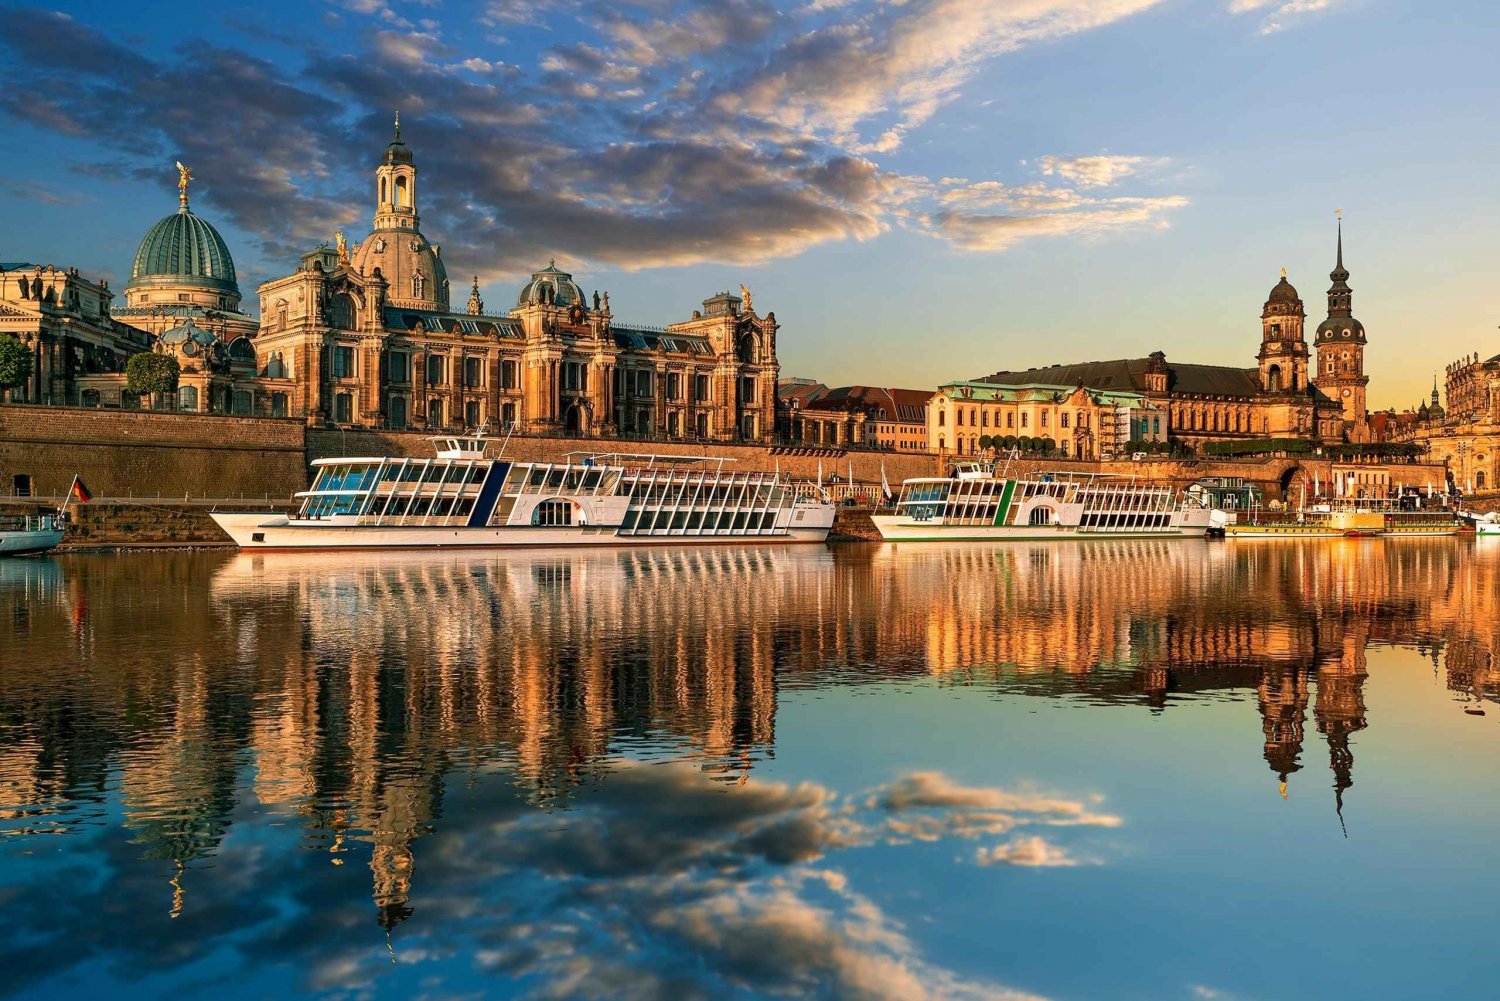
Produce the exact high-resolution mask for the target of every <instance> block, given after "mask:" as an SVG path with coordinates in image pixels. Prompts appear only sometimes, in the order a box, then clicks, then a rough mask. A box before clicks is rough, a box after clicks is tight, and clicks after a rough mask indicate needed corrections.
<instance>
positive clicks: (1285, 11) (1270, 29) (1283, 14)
mask: <svg viewBox="0 0 1500 1001" xmlns="http://www.w3.org/2000/svg"><path fill="white" fill-rule="evenodd" d="M1340 2H1342V0H1231V2H1230V4H1229V12H1230V13H1231V14H1253V13H1256V12H1259V11H1265V12H1266V14H1265V19H1264V20H1263V21H1262V22H1261V25H1260V33H1261V34H1262V35H1271V34H1274V33H1276V32H1278V31H1282V30H1284V29H1286V28H1287V27H1288V26H1289V25H1288V23H1287V22H1288V21H1295V20H1296V19H1297V18H1300V17H1303V16H1305V15H1307V14H1316V13H1317V12H1319V11H1323V10H1327V9H1328V8H1329V7H1332V6H1334V5H1335V4H1336V3H1340Z"/></svg>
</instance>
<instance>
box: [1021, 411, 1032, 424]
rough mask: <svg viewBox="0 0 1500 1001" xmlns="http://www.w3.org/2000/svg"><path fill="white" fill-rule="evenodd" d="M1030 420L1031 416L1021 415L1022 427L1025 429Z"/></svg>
mask: <svg viewBox="0 0 1500 1001" xmlns="http://www.w3.org/2000/svg"><path fill="white" fill-rule="evenodd" d="M1029 420H1031V415H1030V414H1022V415H1021V426H1022V427H1025V426H1026V422H1027V421H1029Z"/></svg>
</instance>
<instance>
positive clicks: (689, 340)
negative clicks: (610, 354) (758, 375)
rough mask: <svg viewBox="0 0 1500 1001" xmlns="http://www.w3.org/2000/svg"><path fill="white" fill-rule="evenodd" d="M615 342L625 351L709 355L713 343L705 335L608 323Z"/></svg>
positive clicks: (712, 350) (711, 352)
mask: <svg viewBox="0 0 1500 1001" xmlns="http://www.w3.org/2000/svg"><path fill="white" fill-rule="evenodd" d="M610 333H612V334H613V335H614V338H615V344H616V345H618V346H619V347H621V348H624V349H625V350H627V351H669V352H675V353H677V354H695V355H711V354H713V353H714V349H713V345H712V344H710V343H709V342H708V338H706V337H698V336H695V335H692V334H677V333H672V332H671V331H667V330H658V329H653V328H651V327H622V326H620V325H619V324H611V325H610Z"/></svg>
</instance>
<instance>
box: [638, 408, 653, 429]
mask: <svg viewBox="0 0 1500 1001" xmlns="http://www.w3.org/2000/svg"><path fill="white" fill-rule="evenodd" d="M635 430H636V433H637V434H650V433H651V411H649V410H642V411H640V412H639V413H637V414H636V415H635Z"/></svg>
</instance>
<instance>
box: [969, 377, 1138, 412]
mask: <svg viewBox="0 0 1500 1001" xmlns="http://www.w3.org/2000/svg"><path fill="white" fill-rule="evenodd" d="M1002 374H1003V373H1002ZM1079 389H1084V390H1086V391H1087V392H1088V393H1089V394H1090V395H1091V396H1093V397H1094V399H1095V401H1096V402H1098V403H1103V404H1110V405H1120V404H1130V405H1139V404H1143V403H1144V402H1145V400H1146V397H1145V395H1144V394H1142V393H1139V392H1136V391H1135V390H1132V389H1130V388H1129V387H1125V388H1121V389H1100V388H1098V387H1097V386H1087V385H1084V386H1080V385H1079V384H1078V383H1074V384H1072V385H1067V384H1061V383H1046V382H1025V383H1005V382H1000V381H998V380H994V379H985V380H980V381H972V382H948V383H944V384H943V385H942V386H941V387H940V391H947V392H948V393H949V395H950V396H953V397H955V398H957V399H963V400H978V401H981V402H991V401H1001V402H1009V403H1036V402H1043V403H1060V402H1062V401H1063V400H1065V399H1067V398H1068V397H1069V396H1071V395H1072V394H1073V393H1075V392H1077V391H1078V390H1079Z"/></svg>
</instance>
